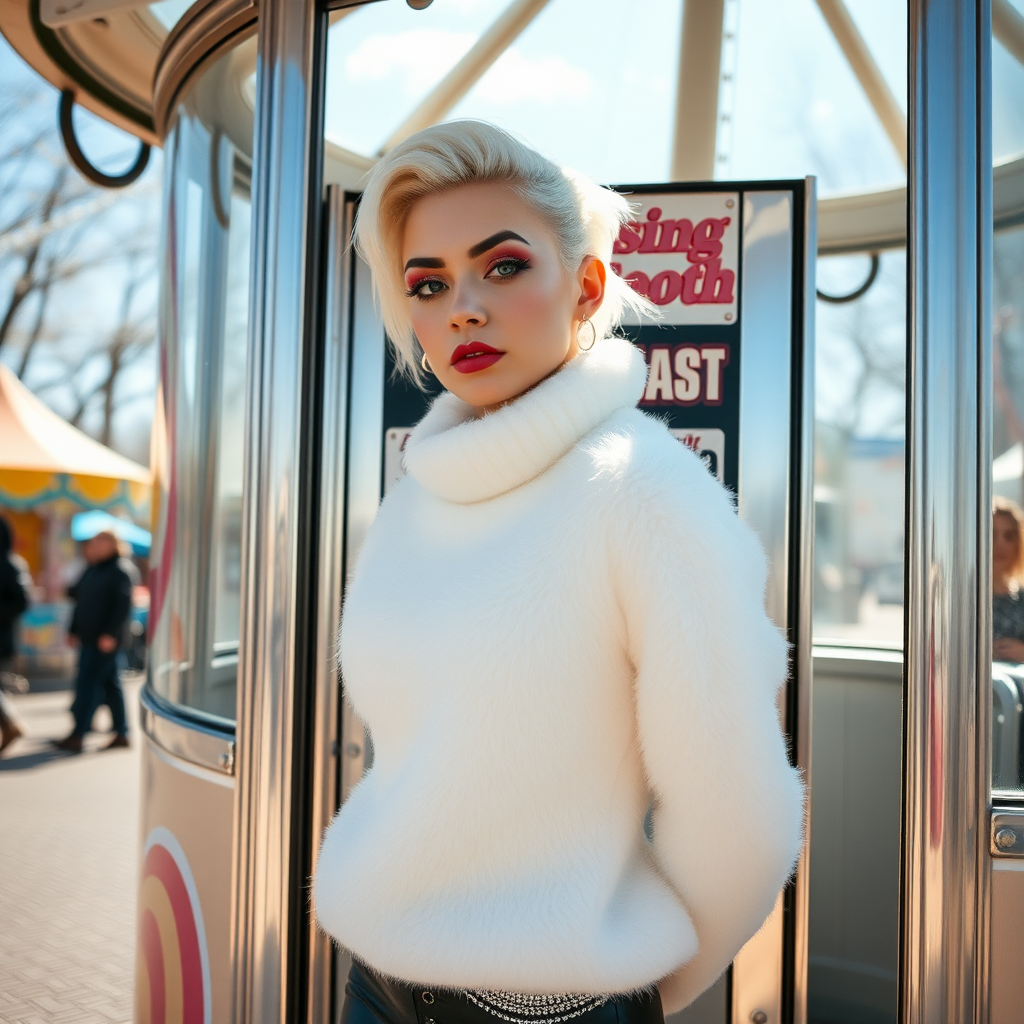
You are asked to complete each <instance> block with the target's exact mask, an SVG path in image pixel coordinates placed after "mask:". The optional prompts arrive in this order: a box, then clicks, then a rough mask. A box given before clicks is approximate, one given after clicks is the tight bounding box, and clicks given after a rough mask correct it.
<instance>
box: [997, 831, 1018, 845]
mask: <svg viewBox="0 0 1024 1024" xmlns="http://www.w3.org/2000/svg"><path fill="white" fill-rule="evenodd" d="M1016 842H1017V833H1016V832H1014V831H1013V829H1012V828H1001V829H1000V830H999V831H998V832H997V833H996V846H998V847H999V849H1000V850H1008V849H1009V848H1010V847H1011V846H1013V845H1014V844H1015V843H1016Z"/></svg>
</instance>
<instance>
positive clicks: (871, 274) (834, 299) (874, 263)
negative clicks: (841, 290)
mask: <svg viewBox="0 0 1024 1024" xmlns="http://www.w3.org/2000/svg"><path fill="white" fill-rule="evenodd" d="M879 262H880V260H879V258H878V253H877V252H873V253H872V254H871V269H870V270H869V271H868V276H867V280H865V282H864V283H863V284H862V285H861V286H860V287H859V288H855V289H854V290H853V291H852V292H850V293H848V294H847V295H829V294H828V293H826V292H823V291H822V290H821V289H820V288H818V289H816V291H817V293H818V298H819V299H821V301H822V302H831V303H834V304H835V305H837V306H838V305H841V304H842V303H844V302H855V301H856V300H857V299H859V298H860V297H861V296H862V295H863V294H864V293H865V292H867V290H868V289H869V288H870V287H871V286H872V285H873V284H874V283H875V278H876V277H878V265H879Z"/></svg>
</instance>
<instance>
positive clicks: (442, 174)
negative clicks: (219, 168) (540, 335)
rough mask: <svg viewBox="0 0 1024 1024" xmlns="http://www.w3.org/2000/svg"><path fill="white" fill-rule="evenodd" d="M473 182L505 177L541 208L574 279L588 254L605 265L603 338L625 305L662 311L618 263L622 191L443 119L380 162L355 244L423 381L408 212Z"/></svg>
mask: <svg viewBox="0 0 1024 1024" xmlns="http://www.w3.org/2000/svg"><path fill="white" fill-rule="evenodd" d="M475 182H501V183H505V184H507V185H508V186H509V188H511V189H512V190H513V191H514V192H515V193H516V195H518V196H519V197H520V198H521V199H523V200H524V201H525V202H526V203H528V204H529V205H530V206H531V207H533V209H534V210H535V211H536V212H537V213H539V214H540V215H541V217H543V218H544V219H545V220H546V221H547V222H548V224H549V225H550V226H551V228H552V230H553V231H554V233H555V236H556V238H557V240H558V249H559V254H560V256H561V259H562V263H563V264H564V266H565V269H566V270H567V271H568V273H569V274H570V275H572V276H575V274H576V272H577V271H578V270H579V267H580V264H581V263H582V262H583V260H584V258H585V257H587V256H594V257H596V258H597V259H599V260H601V262H602V263H604V265H605V268H606V269H607V271H608V277H607V284H606V287H605V295H604V300H603V302H602V303H601V307H600V308H599V309H598V311H597V312H596V313H595V314H594V315H593V317H591V321H592V323H593V324H594V328H595V330H596V332H597V335H596V336H597V337H598V338H604V337H607V336H608V335H609V334H611V333H612V332H613V331H614V330H615V329H616V328H617V327H618V326H619V324H620V322H621V321H622V317H623V315H624V314H625V312H626V310H627V309H632V310H634V311H636V312H637V313H639V314H641V315H652V314H653V315H657V314H656V313H654V311H653V307H652V306H651V305H650V303H649V302H648V301H647V300H646V299H645V298H643V297H642V296H641V295H638V294H637V293H636V292H635V291H634V290H633V289H632V288H631V287H630V286H629V285H628V284H627V283H626V282H625V281H624V280H623V279H622V278H620V277H619V276H618V275H617V274H616V273H614V272H613V271H612V269H611V266H610V263H611V257H612V246H613V244H614V243H615V239H616V238H618V236H619V229H620V228H621V226H622V225H623V224H624V223H626V222H627V221H629V220H631V219H632V211H631V210H630V206H629V203H627V201H626V200H625V199H624V198H623V197H622V196H620V195H619V194H618V193H617V192H613V191H612V190H611V189H608V188H602V187H601V186H600V185H597V184H596V183H595V182H593V181H591V180H590V179H589V178H586V177H584V176H583V175H580V174H577V173H575V172H574V171H571V170H569V169H567V168H564V167H559V166H558V165H557V164H555V163H553V162H552V161H551V160H548V159H547V158H546V157H543V156H541V155H540V153H538V152H537V151H536V150H534V149H531V148H530V147H529V146H527V145H526V144H525V143H523V142H521V141H520V140H519V139H517V138H515V136H513V135H510V134H509V133H508V132H506V131H504V130H503V129H501V128H498V127H496V126H495V125H492V124H488V123H487V122H486V121H452V122H449V123H447V124H438V125H434V126H433V127H431V128H426V129H424V130H423V131H421V132H417V133H416V134H415V135H412V136H410V137H409V138H408V139H405V140H404V141H403V142H400V143H399V144H398V145H397V146H395V148H394V149H392V150H391V151H390V152H389V153H388V154H387V156H385V157H384V158H383V159H382V160H381V161H380V162H379V163H378V164H377V165H376V166H375V167H374V168H373V170H372V171H371V172H370V175H369V179H368V181H367V185H366V189H365V190H364V192H363V198H362V201H361V202H360V204H359V212H358V214H357V216H356V225H355V245H356V249H357V251H358V252H359V254H360V256H362V257H363V259H364V260H365V261H366V262H367V263H368V264H369V267H370V270H371V272H372V274H373V282H374V291H375V294H376V298H377V302H378V305H379V308H380V312H381V318H382V319H383V321H384V328H385V330H386V331H387V334H388V337H389V338H390V339H391V343H392V345H393V346H394V350H395V355H396V357H397V362H398V367H399V370H400V371H401V372H403V373H405V374H406V375H407V376H409V377H411V378H412V379H413V380H416V381H419V380H420V379H421V376H420V364H419V358H418V352H417V342H416V337H415V335H414V333H413V329H412V322H411V321H410V318H409V307H408V301H409V300H408V298H407V296H406V293H405V275H404V274H403V272H402V236H403V233H404V231H405V223H406V219H407V218H408V216H409V210H410V209H411V208H412V206H413V204H414V203H415V202H416V201H417V200H418V199H422V198H423V197H424V196H429V195H433V194H435V193H438V192H444V191H446V190H447V189H452V188H458V187H459V186H460V185H469V184H473V183H475Z"/></svg>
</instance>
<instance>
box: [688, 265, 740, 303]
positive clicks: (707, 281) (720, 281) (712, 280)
mask: <svg viewBox="0 0 1024 1024" xmlns="http://www.w3.org/2000/svg"><path fill="white" fill-rule="evenodd" d="M698 266H703V267H704V281H703V283H702V284H701V286H700V297H699V298H698V299H697V301H698V302H712V303H715V304H725V305H729V304H730V303H731V302H732V290H733V285H734V284H735V283H736V275H735V274H734V273H733V272H732V271H731V270H723V269H722V261H721V260H708V262H707V263H704V264H698Z"/></svg>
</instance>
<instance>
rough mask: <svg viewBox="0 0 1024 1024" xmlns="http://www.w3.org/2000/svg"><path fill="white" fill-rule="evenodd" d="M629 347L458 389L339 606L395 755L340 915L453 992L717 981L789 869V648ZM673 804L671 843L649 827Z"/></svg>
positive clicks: (433, 416) (376, 956)
mask: <svg viewBox="0 0 1024 1024" xmlns="http://www.w3.org/2000/svg"><path fill="white" fill-rule="evenodd" d="M645 379H646V366H645V364H644V360H643V357H642V356H641V354H640V352H639V351H638V350H637V349H636V348H635V347H633V346H632V345H630V344H628V343H627V342H625V341H621V340H616V339H606V340H604V341H601V342H599V343H598V344H597V345H596V346H595V347H594V348H593V349H592V350H591V351H590V352H589V353H587V354H584V355H581V356H579V357H577V358H576V359H573V360H572V361H571V362H569V363H567V364H566V365H565V366H564V367H563V368H562V369H561V370H560V371H559V372H558V373H556V374H554V375H553V376H552V377H549V378H548V379H547V380H545V381H543V382H542V383H541V384H539V385H538V386H537V387H535V388H534V389H533V390H531V391H529V392H528V393H526V394H525V395H523V396H522V397H520V398H518V399H516V400H515V401H514V402H512V403H511V404H509V405H507V406H505V407H503V408H502V409H500V410H499V411H497V412H494V413H492V414H490V415H487V416H484V417H483V418H481V419H475V418H474V417H473V411H472V409H471V408H470V407H469V406H467V405H465V404H464V403H463V402H461V401H460V400H459V399H457V398H456V397H455V396H453V395H451V394H443V395H441V397H440V398H438V399H437V400H436V401H435V403H434V405H433V406H432V408H431V410H430V412H429V413H428V414H427V416H426V417H425V418H424V419H423V421H422V422H421V423H420V424H419V426H418V427H417V428H416V430H415V431H414V433H413V435H412V437H411V438H410V440H409V443H408V446H407V453H406V468H407V470H408V476H407V477H405V478H404V479H403V480H402V481H401V482H400V483H399V484H398V485H397V486H396V487H395V489H394V490H393V491H392V492H391V493H390V494H389V495H388V497H387V499H386V500H385V501H384V502H383V504H382V505H381V507H380V511H379V513H378V515H377V518H376V520H375V522H374V524H373V527H372V529H371V530H370V533H369V536H368V537H367V540H366V544H365V547H364V549H363V551H362V553H361V555H360V557H359V561H358V565H357V567H356V570H355V573H354V576H353V579H352V581H351V584H350V588H349V591H348V596H347V600H346V604H345V611H344V615H343V618H342V628H341V649H340V650H341V664H342V668H343V673H344V680H345V687H346V692H347V695H348V698H349V699H350V700H351V701H352V703H353V705H354V707H355V709H356V711H357V712H358V713H359V715H360V716H361V717H362V718H363V720H364V721H365V722H366V723H367V724H368V726H369V730H370V734H371V736H372V739H373V750H374V759H373V765H372V768H371V769H370V770H369V771H368V772H367V773H366V775H365V777H364V778H363V779H362V781H360V783H359V784H358V785H357V786H356V788H355V789H354V790H353V792H352V794H351V796H350V797H349V799H348V801H347V802H346V803H345V805H344V807H343V808H342V809H341V811H340V813H339V814H338V816H337V818H336V819H335V820H334V822H333V823H332V824H331V826H330V827H329V828H328V830H327V832H326V834H325V836H324V840H323V846H322V849H321V851H320V859H319V864H318V868H317V874H316V879H315V884H314V899H315V904H316V912H317V915H318V917H319V920H320V923H321V925H322V926H323V928H324V929H325V930H326V931H327V932H329V933H330V934H331V935H332V936H334V937H335V938H336V939H337V941H338V942H340V943H341V944H342V945H343V946H345V947H347V948H348V949H349V950H351V951H352V952H353V953H354V954H355V955H356V956H357V957H359V958H360V959H361V960H363V961H364V962H365V963H367V964H369V965H370V966H371V967H373V968H375V969H376V970H377V971H379V972H381V973H383V974H386V975H390V976H392V977H395V978H399V979H402V980H405V981H408V982H422V983H428V984H431V985H434V986H438V987H452V988H470V989H505V990H512V991H520V992H581V993H622V992H628V991H632V990H636V989H640V988H643V987H645V986H649V985H651V984H652V983H654V982H658V981H661V986H660V987H661V994H662V999H663V1003H664V1006H665V1011H666V1012H672V1011H673V1010H675V1009H678V1008H679V1007H681V1006H683V1005H685V1004H686V1003H688V1002H690V1001H691V1000H692V999H694V998H695V997H696V996H697V995H699V994H700V993H701V992H702V991H703V990H704V989H705V988H707V987H708V986H709V985H710V984H711V983H712V982H713V981H714V980H715V979H716V978H717V977H718V976H719V974H721V972H722V971H724V970H725V968H726V967H727V966H728V965H729V963H730V961H731V960H732V959H733V957H734V956H735V955H736V953H737V952H738V951H739V949H740V947H741V946H742V945H743V944H744V943H745V942H746V940H747V939H749V938H750V937H751V936H752V935H753V934H754V932H755V931H756V930H757V929H758V927H759V926H760V925H761V923H762V922H763V921H764V919H765V918H766V917H767V915H768V914H769V912H770V911H771V909H772V906H773V904H774V902H775V898H776V896H777V894H778V892H779V890H780V889H781V887H782V886H783V884H784V883H785V881H786V879H787V878H788V876H789V874H790V872H791V871H792V869H793V865H794V863H795V860H796V857H797V853H798V850H799V847H800V842H801V830H802V821H803V791H802V786H801V783H800V780H799V778H798V775H797V773H796V771H795V770H794V769H793V768H792V767H790V765H789V761H788V759H787V755H786V746H785V742H784V739H783V736H782V734H781V731H780V728H779V719H778V711H777V708H776V695H777V691H778V689H779V687H780V686H781V684H782V683H783V681H784V679H785V676H786V670H787V649H786V644H785V642H784V640H783V637H782V636H781V635H780V633H779V631H778V630H777V629H776V628H775V627H774V626H773V625H772V624H771V622H770V621H769V620H768V618H767V616H766V615H765V612H764V606H763V595H764V586H765V579H766V564H765V557H764V554H763V552H762V550H761V548H760V545H759V544H758V541H757V540H756V539H755V537H754V534H753V533H752V532H751V530H750V529H749V528H748V527H747V526H745V525H744V524H743V523H741V522H740V520H739V518H738V517H737V515H736V513H735V511H734V508H733V504H732V501H731V499H730V496H729V494H728V492H727V491H726V490H725V489H724V488H722V487H721V486H720V485H719V484H718V483H717V482H716V481H715V480H714V479H713V478H712V477H711V475H710V474H709V473H708V471H707V470H706V469H705V467H704V466H703V464H702V463H701V462H700V461H699V459H698V458H697V456H696V455H694V454H693V453H692V452H691V451H689V450H688V449H687V448H685V447H684V446H683V445H682V444H680V443H679V442H678V441H676V440H675V439H674V438H673V437H672V436H671V435H670V434H669V433H668V431H667V430H666V428H665V426H664V425H663V424H662V423H660V422H659V421H657V420H655V419H652V418H650V417H648V416H646V415H644V414H643V413H641V412H639V411H638V410H637V409H636V408H635V406H636V402H637V401H638V400H639V398H640V396H641V394H642V392H643V389H644V382H645ZM651 807H653V823H654V828H653V835H654V838H653V842H651V843H649V842H648V841H647V839H646V837H645V834H644V818H645V816H646V814H647V811H648V808H651Z"/></svg>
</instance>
